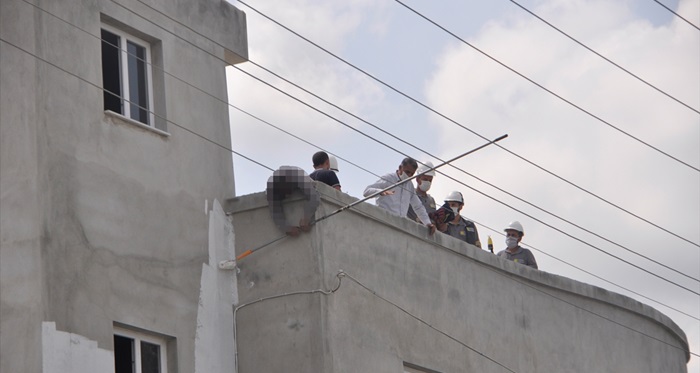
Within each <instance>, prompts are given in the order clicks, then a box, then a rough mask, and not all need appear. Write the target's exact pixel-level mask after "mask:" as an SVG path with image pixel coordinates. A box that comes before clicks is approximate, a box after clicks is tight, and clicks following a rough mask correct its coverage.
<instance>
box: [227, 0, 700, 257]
mask: <svg viewBox="0 0 700 373" xmlns="http://www.w3.org/2000/svg"><path fill="white" fill-rule="evenodd" d="M238 2H239V3H241V4H243V5H245V6H247V7H248V8H250V9H251V10H253V11H254V12H256V13H257V14H259V15H260V16H262V17H264V18H266V19H267V20H269V21H271V22H273V23H275V24H276V25H278V26H279V27H282V28H283V29H285V30H287V31H289V32H290V33H292V34H294V35H296V36H297V37H299V38H300V39H302V40H304V41H306V42H307V43H309V44H311V45H313V46H315V47H316V48H318V49H320V50H322V51H324V52H325V53H327V54H329V55H330V56H332V57H334V58H336V59H337V60H339V61H341V62H343V63H345V64H346V65H348V66H350V67H352V68H353V69H355V70H357V71H359V72H360V73H362V74H364V75H366V76H367V77H369V78H371V79H372V80H374V81H376V82H377V83H379V84H381V85H383V86H385V87H387V88H389V89H390V90H392V91H394V92H396V93H398V94H399V95H401V96H403V97H405V98H407V99H409V100H411V101H413V102H414V103H416V104H418V105H420V106H422V107H423V108H425V109H427V110H429V111H431V112H432V113H434V114H437V115H438V116H440V117H442V118H443V119H446V120H447V121H449V122H451V123H453V124H455V125H457V126H458V127H460V128H462V129H464V130H466V131H468V132H470V133H472V134H474V135H476V136H478V137H479V138H481V139H482V140H488V138H487V137H486V136H484V135H481V134H479V133H477V132H475V131H474V130H472V129H470V128H468V127H466V126H464V125H462V124H461V123H459V122H457V121H455V120H454V119H452V118H450V117H448V116H446V115H445V114H443V113H441V112H439V111H437V110H435V109H433V108H432V107H430V106H428V105H427V104H425V103H423V102H421V101H420V100H417V99H415V98H413V97H411V96H409V95H408V94H406V93H404V92H402V91H400V90H398V89H397V88H395V87H393V86H391V85H389V84H388V83H386V82H384V81H383V80H381V79H379V78H377V77H375V76H374V75H372V74H370V73H369V72H367V71H365V70H363V69H361V68H359V67H358V66H356V65H354V64H352V63H351V62H349V61H347V60H345V59H343V58H342V57H340V56H338V55H336V54H334V53H333V52H331V51H329V50H327V49H326V48H324V47H322V46H320V45H318V44H316V43H315V42H313V41H312V40H309V39H308V38H306V37H304V36H303V35H301V34H299V33H298V32H296V31H294V30H292V29H290V28H289V27H287V26H285V25H284V24H282V23H280V22H278V21H277V20H275V19H273V18H271V17H269V16H268V15H266V14H264V13H262V12H260V11H259V10H257V9H256V8H253V7H251V6H250V5H248V4H246V3H245V2H243V1H241V0H239V1H238ZM496 147H498V148H501V149H502V150H504V151H505V152H507V153H509V154H511V155H513V156H515V157H516V158H518V159H520V160H522V161H524V162H526V163H528V164H530V165H532V166H534V167H536V168H538V169H540V170H541V171H543V172H545V173H547V174H549V175H551V176H554V177H555V178H557V179H559V180H561V181H563V182H565V183H567V184H569V185H571V186H573V187H575V188H576V189H578V190H580V191H582V192H585V193H587V194H588V195H590V196H592V197H595V198H596V199H598V200H600V201H602V202H604V203H607V204H608V205H610V206H613V207H615V208H617V209H618V210H620V211H623V212H625V213H627V214H629V215H631V216H633V217H635V218H637V219H639V220H641V221H643V222H645V223H647V224H650V225H652V226H654V227H656V228H658V229H660V230H662V231H664V232H666V233H668V234H670V235H672V236H674V237H676V238H679V239H681V240H683V241H685V242H687V243H690V244H692V245H693V246H696V247H700V244H698V243H696V242H693V241H691V240H689V239H687V238H685V237H682V236H681V235H679V234H677V233H674V232H672V231H670V230H669V229H666V228H664V227H662V226H660V225H658V224H656V223H654V222H652V221H650V220H648V219H645V218H643V217H641V216H639V215H637V214H635V213H633V212H631V211H629V210H627V209H625V208H623V207H621V206H619V205H617V204H615V203H613V202H610V201H608V200H607V199H604V198H603V197H601V196H599V195H597V194H595V193H593V192H591V191H589V190H587V189H585V188H583V187H581V186H579V185H577V184H575V183H574V182H572V181H569V180H567V179H565V178H563V177H561V176H559V175H557V174H555V173H554V172H552V171H549V170H547V169H545V168H544V167H542V166H540V165H538V164H536V163H534V162H532V161H530V160H529V159H527V158H525V157H523V156H521V155H519V154H517V153H515V152H513V151H511V150H509V149H508V148H506V147H505V146H502V145H500V144H496Z"/></svg>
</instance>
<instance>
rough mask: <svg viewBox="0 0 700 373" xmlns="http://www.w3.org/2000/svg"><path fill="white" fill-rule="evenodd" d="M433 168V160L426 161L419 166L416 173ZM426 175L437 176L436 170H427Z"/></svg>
mask: <svg viewBox="0 0 700 373" xmlns="http://www.w3.org/2000/svg"><path fill="white" fill-rule="evenodd" d="M431 168H433V162H425V163H424V164H422V165H420V166H418V169H417V170H416V175H418V174H421V173H423V172H425V171H428V170H430V169H431ZM425 176H435V170H430V171H429V172H426V173H425Z"/></svg>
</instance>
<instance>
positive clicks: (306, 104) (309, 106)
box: [233, 65, 700, 295]
mask: <svg viewBox="0 0 700 373" xmlns="http://www.w3.org/2000/svg"><path fill="white" fill-rule="evenodd" d="M256 66H259V65H256ZM233 67H234V68H235V69H237V70H238V71H240V72H242V73H244V74H246V75H248V76H249V77H251V78H253V79H255V80H257V81H259V82H261V83H263V84H265V85H267V86H269V87H270V88H272V89H274V90H276V91H278V92H280V93H282V94H284V95H286V96H287V97H289V98H291V99H293V100H295V101H297V102H299V103H301V104H303V105H305V106H307V107H308V108H310V109H312V110H314V111H316V112H318V113H320V114H322V115H324V116H326V117H328V118H330V119H332V120H334V121H336V122H338V123H340V124H341V125H343V126H345V127H347V128H350V129H352V130H353V131H355V132H358V133H360V134H362V135H364V136H365V137H368V138H369V139H371V140H373V141H375V142H378V143H380V144H382V145H384V146H386V147H388V148H389V149H391V150H394V151H395V152H398V153H399V154H402V155H404V156H408V155H407V154H405V153H403V152H401V151H399V150H397V149H396V148H394V147H391V146H390V145H388V144H386V143H384V142H382V141H380V140H378V139H376V138H374V137H372V136H369V135H367V134H365V133H364V132H362V131H360V130H358V129H356V128H354V127H352V126H350V125H348V124H347V123H345V122H343V121H341V120H340V119H337V118H335V117H333V116H332V115H330V114H328V113H326V112H324V111H322V110H320V109H318V108H316V107H315V106H313V105H311V104H308V103H306V102H304V101H303V100H301V99H299V98H297V97H295V96H293V95H291V94H290V93H288V92H285V91H283V90H282V89H280V88H278V87H275V86H274V85H272V84H270V83H269V82H266V81H265V80H263V79H261V78H259V77H257V76H254V75H252V74H251V73H249V72H247V71H245V70H243V69H241V68H239V67H237V66H233ZM265 71H268V72H269V70H265ZM273 74H274V73H273ZM275 76H277V77H279V78H281V79H283V80H285V79H284V78H282V77H280V76H279V75H275ZM285 81H286V82H288V83H289V84H292V85H294V86H295V87H297V88H299V89H301V90H303V91H304V92H306V93H308V94H311V95H313V96H314V97H316V98H317V99H320V100H322V101H323V102H325V103H327V104H329V105H331V106H333V107H335V108H337V109H339V110H341V111H343V112H344V113H346V114H348V115H350V116H353V117H354V118H357V119H358V120H360V121H362V122H363V123H366V124H368V125H370V126H372V127H374V128H376V129H378V130H379V131H382V132H383V133H386V134H388V135H389V136H392V137H394V138H395V139H397V140H399V141H401V142H403V143H405V144H406V145H409V146H411V147H413V148H415V149H417V150H420V151H422V152H424V153H426V154H428V155H430V156H432V157H434V158H436V159H438V160H441V159H440V158H439V157H437V156H435V155H433V154H431V153H429V152H427V151H425V150H422V149H420V148H418V147H416V146H415V145H413V144H411V143H408V142H406V141H404V140H402V139H400V138H398V137H397V136H395V135H393V134H391V133H389V132H387V131H385V130H383V129H381V128H379V127H377V126H376V125H374V124H372V123H370V122H368V121H366V120H364V119H362V118H360V117H358V116H356V115H355V114H353V113H350V112H348V111H346V110H344V109H342V108H340V107H338V106H337V105H335V104H333V103H330V102H328V101H326V100H324V99H323V98H321V97H319V96H317V95H315V94H314V93H312V92H310V91H308V90H306V89H304V88H302V87H300V86H298V85H296V84H295V83H293V82H291V81H289V80H285ZM450 166H452V167H453V168H455V169H457V170H460V171H462V172H464V173H465V174H467V175H469V176H472V177H474V178H476V179H477V180H480V181H482V182H484V183H487V184H488V185H490V186H492V187H494V188H496V189H498V190H500V191H502V192H504V193H508V194H509V195H511V196H513V197H515V198H518V199H519V200H521V201H523V202H525V203H527V204H529V205H531V206H533V207H535V208H537V209H539V210H541V211H543V212H545V213H548V214H550V215H551V216H554V217H556V218H559V219H560V220H562V221H565V222H567V223H569V224H571V225H574V226H576V227H577V228H579V229H582V230H584V231H586V232H588V233H591V234H593V235H596V236H598V237H599V238H602V239H604V240H606V241H608V242H611V243H613V244H615V243H614V242H613V241H610V240H608V239H606V238H604V237H602V236H599V235H597V234H595V233H593V232H591V231H588V230H586V229H585V228H582V227H580V226H578V225H576V224H574V223H572V222H569V221H568V220H566V219H563V218H561V217H559V216H557V215H555V214H552V213H550V212H548V211H546V210H544V209H542V208H540V207H538V206H536V205H534V204H532V203H529V202H527V201H525V200H522V199H520V198H519V197H517V196H514V195H512V194H510V193H509V192H506V191H505V190H503V189H501V188H499V187H497V186H495V185H493V184H490V183H488V182H486V181H484V180H481V179H479V178H478V177H476V176H474V175H471V174H469V173H468V172H466V171H464V170H462V169H460V168H458V167H456V166H454V165H450ZM438 172H440V171H438ZM440 173H441V174H442V175H445V176H446V177H448V178H450V179H451V180H453V181H456V182H457V183H460V184H462V185H463V186H465V187H467V188H469V189H472V190H474V191H476V192H477V193H479V194H482V195H484V196H486V197H488V198H490V199H492V200H494V201H496V202H498V203H501V204H503V205H505V206H507V207H510V208H511V209H513V210H515V211H517V212H520V213H522V214H523V215H525V216H528V217H530V218H532V219H534V220H536V221H538V222H540V223H542V224H544V225H545V226H547V227H549V228H552V229H554V230H556V231H558V232H560V233H562V234H564V235H566V236H568V237H570V238H573V239H575V240H576V241H579V242H581V243H583V244H584V245H586V246H590V247H592V248H594V249H596V250H598V251H599V252H601V253H604V254H606V255H608V256H610V257H612V258H615V259H618V260H620V261H622V262H624V263H627V264H628V265H631V266H633V267H635V268H637V269H639V270H642V271H643V272H646V273H648V274H650V275H652V276H654V277H657V278H659V279H662V280H663V281H666V282H668V283H671V284H673V285H675V286H678V287H680V288H682V289H685V290H687V291H689V292H691V293H693V294H696V295H700V292H697V291H695V290H692V289H690V288H688V287H685V286H683V285H681V284H678V283H676V282H674V281H671V280H669V279H667V278H665V277H663V276H660V275H658V274H656V273H654V272H651V271H649V270H647V269H645V268H643V267H640V266H638V265H636V264H634V263H631V262H629V261H627V260H625V259H623V258H621V257H619V256H617V255H614V254H611V253H610V252H608V251H606V250H603V249H601V248H599V247H597V246H595V245H593V244H591V243H589V242H586V241H584V240H582V239H580V238H577V237H574V236H573V235H571V234H569V233H566V232H564V231H563V230H561V229H559V228H556V227H554V226H553V225H551V224H548V223H545V222H544V221H542V220H541V219H538V218H535V217H534V216H532V215H530V214H527V213H525V212H524V211H521V210H519V209H516V208H515V207H513V206H510V205H508V204H506V203H505V202H503V201H500V200H498V199H496V198H494V197H491V196H489V195H487V194H485V193H484V192H481V191H479V190H477V189H475V188H473V187H471V186H469V185H467V184H465V183H464V182H462V181H459V180H457V179H455V178H453V177H451V176H449V175H447V174H445V173H443V172H440ZM616 245H618V246H620V247H622V248H624V249H626V250H627V251H629V252H630V253H633V254H635V255H638V256H640V257H643V258H645V259H647V260H650V261H652V262H654V263H656V264H658V265H660V266H662V267H664V268H667V269H670V270H672V271H674V272H677V273H680V274H682V275H684V276H686V277H688V278H690V279H693V280H695V281H698V280H697V279H695V278H693V277H691V276H688V275H686V274H684V273H682V272H680V271H678V270H676V269H674V268H671V267H669V266H666V265H664V264H663V263H660V262H657V261H655V260H653V259H651V258H648V257H646V256H645V255H642V254H640V253H637V252H636V251H634V250H631V249H629V248H626V247H624V246H622V245H619V244H616Z"/></svg>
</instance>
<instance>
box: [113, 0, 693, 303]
mask: <svg viewBox="0 0 700 373" xmlns="http://www.w3.org/2000/svg"><path fill="white" fill-rule="evenodd" d="M113 1H114V0H113ZM137 1H139V2H140V3H142V4H144V5H145V6H147V7H149V8H150V9H151V10H153V11H156V12H158V13H160V14H162V15H163V16H165V17H167V18H169V19H170V20H172V21H173V22H176V23H178V24H180V25H182V26H184V27H186V28H187V29H189V30H190V31H192V32H194V33H196V34H198V35H200V36H201V37H204V38H206V39H207V40H210V41H211V42H213V43H215V44H217V45H219V46H221V45H220V44H218V43H217V42H216V41H214V40H211V39H208V38H207V37H206V36H205V35H202V34H200V33H199V32H197V31H196V30H194V29H192V28H191V27H189V26H187V25H184V24H182V23H181V22H180V21H178V20H176V19H173V18H172V17H170V16H168V15H167V14H165V13H163V12H161V11H159V10H157V9H155V8H153V7H151V6H150V5H148V4H145V3H143V2H142V1H140V0H137ZM114 2H115V3H116V1H114ZM240 2H241V3H242V4H243V5H246V6H248V7H250V6H249V5H247V4H245V3H244V2H242V1H240ZM251 9H253V8H251ZM254 10H255V9H254ZM255 11H256V12H257V13H259V14H260V12H258V11H257V10H255ZM263 16H264V15H263ZM265 17H267V16H265ZM267 18H268V19H270V18H269V17H267ZM151 22H152V21H151ZM273 22H275V23H277V22H276V21H273ZM154 24H155V23H154ZM156 26H158V25H156ZM159 27H160V26H159ZM283 27H284V26H283ZM161 28H162V27H161ZM285 28H286V27H285ZM163 29H164V30H165V28H163ZM166 31H167V32H170V31H168V30H166ZM290 31H291V30H290ZM173 35H174V34H173ZM176 36H177V35H176ZM178 37H179V36H178ZM300 37H301V36H300ZM183 40H184V39H183ZM305 40H306V39H305ZM193 45H194V44H193ZM195 47H197V46H195ZM221 47H223V46H221ZM197 48H199V47H197ZM200 49H201V48H200ZM202 50H203V49H202ZM203 51H204V50H203ZM324 51H325V49H324ZM204 52H205V53H209V52H208V51H204ZM328 53H330V52H328ZM209 54H210V53H209ZM215 57H216V56H215ZM249 62H250V63H252V64H255V63H254V62H253V61H249ZM255 65H256V66H258V67H259V68H262V69H264V70H266V71H268V72H269V73H271V74H273V75H275V76H277V77H278V78H281V79H283V80H285V81H286V82H288V83H290V84H293V85H295V86H296V87H297V88H299V89H302V90H304V91H305V92H307V93H310V92H308V91H307V90H305V89H303V88H301V87H299V86H298V85H296V84H294V83H292V82H290V81H289V80H287V79H284V78H282V77H280V76H279V75H277V74H275V73H273V72H271V71H269V70H268V69H265V68H264V67H262V66H260V65H258V64H255ZM233 67H234V68H235V69H237V70H239V71H242V70H241V69H240V68H238V67H237V66H233ZM310 94H312V93H310ZM312 95H313V94H312ZM314 96H315V97H317V98H319V99H321V98H320V97H318V96H317V95H314ZM321 100H323V99H321ZM323 101H324V102H326V103H328V104H330V105H333V104H331V103H329V102H328V101H326V100H323ZM333 106H334V107H336V108H337V106H335V105H333ZM339 109H340V108H339ZM340 110H342V109H340ZM343 111H344V110H343ZM344 112H346V113H347V111H344ZM350 115H352V114H350ZM353 116H354V115H353ZM354 117H356V116H354ZM356 118H357V117H356ZM358 119H359V118H358ZM365 123H367V122H366V121H365ZM368 124H370V123H368ZM373 127H375V128H377V127H376V126H373ZM460 127H462V128H465V127H463V126H461V125H460ZM465 129H466V128H465ZM382 131H383V130H382ZM469 131H470V132H472V133H474V132H473V131H471V130H469ZM385 133H386V132H385ZM391 136H393V135H391ZM478 136H480V137H482V138H483V139H485V140H487V141H488V139H487V138H486V137H483V136H481V135H478ZM394 137H395V136H394ZM400 141H402V142H403V140H400ZM404 143H406V142H404ZM384 145H385V146H387V145H386V144H384ZM408 145H411V146H413V145H412V144H408ZM497 146H499V147H501V146H500V145H498V144H497ZM390 148H391V147H390ZM414 148H415V147H414ZM391 149H392V150H395V149H393V148H391ZM503 149H504V150H505V148H503ZM419 150H420V149H419ZM421 151H422V150H421ZM508 152H510V151H508ZM399 153H400V152H399ZM424 153H425V151H424ZM510 153H512V152H510ZM426 154H429V153H426ZM518 157H520V156H518ZM528 162H529V163H532V162H530V161H528ZM453 167H455V166H453ZM537 167H538V168H540V169H542V167H539V166H537ZM462 171H463V172H465V171H464V170H462ZM545 171H546V170H545ZM547 172H549V171H547ZM465 173H466V174H467V175H469V176H472V177H474V178H476V179H477V180H479V181H482V182H484V183H486V184H487V185H490V186H492V187H494V188H497V189H499V190H501V191H503V190H502V189H500V188H498V187H495V186H494V185H492V184H490V183H488V182H486V181H484V180H481V179H480V178H478V177H476V176H474V175H472V174H469V173H467V172H465ZM555 176H556V175H555ZM557 177H558V178H560V179H562V178H561V177H559V176H557ZM562 180H564V179H562ZM567 182H568V181H567ZM572 185H573V184H572ZM576 187H577V188H579V189H581V188H580V187H578V186H576ZM503 192H505V191H503ZM505 193H507V194H509V195H511V196H513V197H515V198H517V199H519V200H521V201H523V202H525V203H528V204H530V203H529V202H527V201H524V200H522V199H520V198H519V197H516V196H514V195H512V194H510V193H508V192H505ZM589 194H591V193H589ZM596 197H597V196H596ZM606 202H607V201H606ZM530 205H532V204H530ZM532 206H533V207H536V208H538V209H540V208H539V207H537V206H535V205H532ZM540 210H542V209H540ZM542 211H544V212H546V213H548V214H550V215H552V216H555V217H557V218H559V219H561V220H564V219H562V218H560V217H558V216H556V215H554V214H551V213H549V212H548V211H545V210H542ZM624 211H627V210H624ZM635 216H636V215H635ZM643 220H645V219H643ZM564 221H566V222H567V223H569V224H572V225H574V226H576V227H577V228H579V229H582V230H584V231H586V232H587V233H589V234H593V235H595V236H597V237H599V238H601V239H603V240H606V241H608V242H609V243H612V244H614V245H616V246H618V247H621V248H623V249H624V250H627V251H629V252H632V253H636V252H635V251H632V250H630V249H628V248H626V247H624V246H622V245H619V244H617V243H615V242H613V241H610V240H608V239H606V238H604V237H602V236H599V235H597V234H595V233H593V232H591V231H589V230H587V229H584V228H582V227H580V226H578V225H576V224H573V223H571V222H569V221H568V220H564ZM645 221H646V220H645ZM647 222H648V221H647ZM649 223H651V222H649ZM651 224H653V223H651ZM653 225H655V224H653ZM655 226H657V227H659V226H658V225H655ZM659 228H661V227H659ZM661 229H663V228H661ZM663 230H665V229H663ZM665 231H666V232H668V233H671V232H670V231H668V230H665ZM671 234H673V233H671ZM674 235H675V234H674ZM675 236H676V237H679V238H682V237H680V236H678V235H675ZM682 239H684V238H682ZM684 240H685V241H687V242H689V243H692V244H693V245H695V246H697V247H700V245H698V244H696V243H693V242H692V241H690V240H687V239H684ZM636 254H637V255H641V254H638V253H636ZM641 256H642V257H644V258H645V259H647V260H650V261H652V262H654V263H656V264H657V265H660V266H662V267H665V268H667V269H669V270H671V271H673V272H676V273H678V274H680V275H682V276H685V277H687V278H690V279H692V280H695V281H699V280H698V279H696V278H694V277H691V276H688V275H687V274H684V273H682V272H680V271H677V270H675V269H673V268H671V267H668V266H665V265H664V264H661V263H660V262H658V261H655V260H653V259H651V258H648V257H646V256H644V255H641ZM698 295H700V293H698Z"/></svg>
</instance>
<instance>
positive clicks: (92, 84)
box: [0, 37, 272, 171]
mask: <svg viewBox="0 0 700 373" xmlns="http://www.w3.org/2000/svg"><path fill="white" fill-rule="evenodd" d="M0 41H2V42H3V43H5V44H7V45H10V46H12V47H14V48H15V49H17V50H20V51H22V52H24V53H26V54H28V55H30V56H32V57H34V58H35V59H37V60H39V61H42V62H44V63H46V64H48V65H50V66H52V67H54V68H56V69H58V70H60V71H62V72H64V73H66V74H68V75H70V76H73V77H75V78H78V79H79V80H81V81H83V82H85V83H87V84H89V85H91V86H93V87H95V88H97V89H99V90H100V91H102V92H106V93H108V94H110V95H115V94H114V93H112V92H110V91H107V90H105V89H104V88H102V87H100V86H99V85H97V84H95V83H93V82H91V81H89V80H87V79H85V78H83V77H81V76H78V75H76V74H74V73H72V72H70V71H68V70H66V69H64V68H62V67H60V66H58V65H56V64H54V63H52V62H50V61H48V60H46V59H43V58H41V57H39V56H37V55H36V54H34V53H32V52H30V51H28V50H26V49H24V48H22V47H19V46H18V45H16V44H14V43H12V42H9V41H7V40H5V39H4V38H1V37H0ZM115 96H116V95H115ZM117 97H119V96H117ZM124 101H126V102H128V103H130V104H132V105H134V106H137V107H138V108H140V109H143V110H146V111H148V113H149V114H152V115H154V116H156V117H158V118H160V119H163V120H165V121H166V122H167V123H170V124H172V125H174V126H176V127H178V128H180V129H182V130H184V131H187V132H189V133H191V134H193V135H195V136H197V137H199V138H201V139H202V140H205V141H207V142H210V143H212V144H214V145H216V146H218V147H220V148H222V149H225V150H227V151H229V152H231V153H233V154H235V155H237V156H239V157H241V158H244V159H246V160H248V161H250V162H253V163H255V164H257V165H259V166H262V167H265V168H267V169H269V170H271V171H272V169H271V168H269V167H267V166H265V165H263V164H262V163H260V162H258V161H256V160H254V159H252V158H249V157H247V156H245V155H243V154H241V153H239V152H237V151H235V150H233V149H231V148H229V147H226V146H224V145H222V144H219V143H218V142H216V141H214V140H211V139H209V138H207V137H206V136H203V135H201V134H199V133H197V132H195V131H192V130H191V129H189V128H187V127H184V126H182V125H179V124H177V123H175V122H173V121H172V120H169V119H167V118H165V117H163V116H161V115H159V114H157V113H155V112H153V111H151V110H149V109H148V108H144V107H141V106H139V105H138V103H135V102H131V101H129V100H126V99H124Z"/></svg>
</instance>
